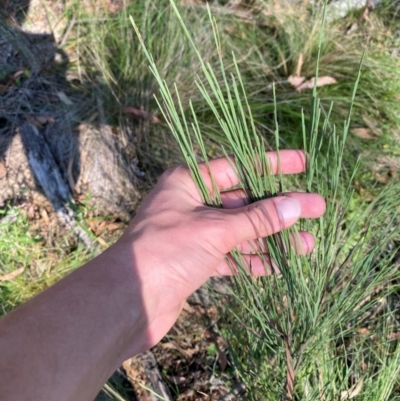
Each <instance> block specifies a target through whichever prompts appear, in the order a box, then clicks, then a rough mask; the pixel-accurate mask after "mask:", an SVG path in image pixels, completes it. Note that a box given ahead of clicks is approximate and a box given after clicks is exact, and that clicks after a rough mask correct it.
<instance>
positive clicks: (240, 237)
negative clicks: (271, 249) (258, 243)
mask: <svg viewBox="0 0 400 401" xmlns="http://www.w3.org/2000/svg"><path fill="white" fill-rule="evenodd" d="M223 210H224V209H223ZM221 212H222V210H221ZM224 213H225V218H224V219H223V220H225V221H224V222H223V224H224V225H225V227H226V232H227V235H226V237H225V238H224V241H223V245H224V246H226V247H227V249H224V250H223V251H224V253H228V252H229V251H230V250H231V249H233V248H234V247H235V246H236V245H238V244H240V243H242V242H244V241H249V240H252V239H256V238H263V237H267V236H269V235H271V234H274V233H276V232H278V231H281V230H283V229H285V228H287V227H290V226H291V225H293V224H294V223H296V221H297V220H298V219H299V218H300V216H301V213H302V210H301V204H300V202H299V201H298V200H297V199H296V198H294V197H285V196H277V197H274V198H270V199H265V200H262V201H259V202H255V203H252V204H250V205H247V206H244V207H241V208H238V209H230V210H226V209H225V210H224Z"/></svg>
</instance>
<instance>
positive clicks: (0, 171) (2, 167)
mask: <svg viewBox="0 0 400 401" xmlns="http://www.w3.org/2000/svg"><path fill="white" fill-rule="evenodd" d="M6 174H7V168H6V161H5V160H4V159H0V179H2V178H3V177H5V175H6Z"/></svg>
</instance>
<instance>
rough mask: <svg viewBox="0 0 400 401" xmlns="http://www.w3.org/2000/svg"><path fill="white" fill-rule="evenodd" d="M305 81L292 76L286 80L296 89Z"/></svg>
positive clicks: (302, 78)
mask: <svg viewBox="0 0 400 401" xmlns="http://www.w3.org/2000/svg"><path fill="white" fill-rule="evenodd" d="M304 81H305V78H304V77H300V76H293V75H291V76H290V77H289V78H288V82H289V83H290V84H291V85H292V86H293V87H294V88H297V87H298V86H300V85H301V84H302V83H303V82H304Z"/></svg>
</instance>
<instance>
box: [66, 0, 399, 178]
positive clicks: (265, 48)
mask: <svg viewBox="0 0 400 401" xmlns="http://www.w3.org/2000/svg"><path fill="white" fill-rule="evenodd" d="M183 4H184V3H183ZM213 7H214V9H215V10H216V11H218V14H216V15H215V18H216V21H217V23H218V26H219V35H220V41H221V43H222V44H223V46H222V47H221V52H222V53H223V56H224V57H225V58H229V57H230V53H231V51H232V50H233V51H234V52H235V54H236V55H237V57H238V60H237V64H238V66H239V68H240V71H241V78H242V81H243V84H244V86H245V87H246V91H247V93H248V94H249V96H248V101H249V105H250V108H251V110H252V116H251V121H252V123H254V126H255V129H256V131H257V132H258V133H259V134H260V135H262V136H263V137H264V138H265V140H266V141H267V143H268V145H269V146H272V145H273V144H274V142H275V139H274V129H273V126H274V118H275V117H274V114H275V106H274V99H273V93H272V83H275V92H276V111H277V115H278V117H279V121H280V128H281V129H280V141H281V143H282V144H284V145H285V146H292V147H298V146H302V141H303V139H302V128H301V126H302V113H301V110H302V109H307V108H308V105H309V95H310V92H307V91H302V92H301V93H299V92H297V91H296V90H295V88H294V87H292V85H291V84H290V83H289V82H288V77H289V76H290V75H295V74H297V73H299V74H300V75H301V76H304V77H305V78H307V79H309V78H312V77H313V76H314V73H315V68H316V65H315V60H316V54H317V51H318V35H317V34H316V33H317V32H318V31H319V27H320V21H321V18H320V12H319V11H318V10H319V9H318V8H310V7H304V6H298V5H296V6H289V5H287V6H285V7H281V8H279V7H276V6H275V5H274V4H273V2H267V1H255V2H243V9H244V10H246V15H247V17H246V18H243V17H242V15H241V14H240V13H237V14H235V13H229V14H228V13H226V12H224V11H226V10H227V9H226V7H225V6H224V5H221V4H220V3H214V4H213ZM179 10H180V13H181V14H182V16H183V18H184V20H185V21H187V27H188V30H189V31H190V34H191V37H192V39H193V41H194V43H195V45H196V48H197V49H198V50H199V51H200V52H201V54H202V56H203V58H204V60H205V61H207V62H210V64H211V65H213V66H214V71H215V74H216V75H217V78H218V81H219V82H223V77H222V76H221V74H220V70H219V69H218V57H216V51H215V49H214V48H213V47H212V46H210V43H212V42H213V38H212V32H210V30H208V29H205V26H206V21H207V18H208V17H207V12H206V9H205V7H204V6H201V5H200V4H199V5H197V6H196V7H187V6H186V7H185V6H179ZM129 15H132V17H133V18H134V20H135V21H136V23H137V25H138V27H139V28H140V31H141V32H142V35H143V37H144V38H145V40H146V43H147V46H148V48H149V51H150V52H151V54H152V55H153V57H154V60H155V61H156V63H157V65H158V66H159V72H160V76H161V77H162V78H163V79H166V80H167V81H168V82H175V83H176V85H177V88H178V90H179V92H180V94H181V103H182V108H183V111H184V112H185V114H186V115H187V116H191V114H192V112H191V109H190V107H189V99H191V101H192V104H193V106H194V109H195V112H196V116H197V121H198V124H199V127H200V128H201V130H202V131H203V132H204V141H205V143H210V140H211V141H214V147H213V148H212V147H211V146H209V147H208V149H210V151H211V152H214V153H216V154H217V153H219V154H221V148H220V146H218V144H220V143H222V144H223V145H225V146H227V145H228V141H227V139H226V137H225V135H221V130H220V127H219V124H218V123H217V122H216V120H215V119H213V118H212V111H211V110H210V109H209V107H208V104H207V102H205V99H204V98H203V96H201V94H200V93H199V92H196V91H195V90H193V89H194V88H193V87H192V85H191V82H193V80H194V79H195V73H196V72H197V71H198V70H199V68H200V64H199V61H198V58H197V57H192V54H191V53H190V52H189V51H188V39H187V38H186V37H183V36H182V35H180V31H179V27H178V24H177V20H176V19H175V18H174V16H173V11H172V9H171V6H170V5H169V2H168V1H166V0H163V1H161V2H155V1H154V0H150V1H147V2H135V3H134V4H131V5H128V6H127V7H126V8H124V9H122V10H121V11H119V12H118V13H115V14H113V15H109V14H107V13H106V12H104V11H97V14H96V13H95V15H90V16H89V15H87V13H85V12H84V11H83V10H82V9H81V8H80V6H79V5H77V6H76V8H75V9H74V10H73V11H71V13H70V17H71V18H74V19H75V21H76V23H75V27H76V28H75V29H76V30H75V34H76V36H75V37H74V38H73V39H72V40H70V41H69V42H68V46H69V47H70V48H75V49H76V50H77V52H78V59H77V60H76V61H75V62H74V63H73V64H74V66H75V67H76V68H77V69H78V70H79V74H80V76H81V77H82V80H85V79H89V80H91V81H93V82H95V83H96V85H98V88H99V95H100V96H101V97H102V98H103V99H104V102H105V104H106V109H107V118H108V120H109V122H112V123H116V124H117V123H118V124H119V123H122V124H126V122H125V119H126V115H125V114H124V113H123V112H121V105H129V106H135V107H139V108H140V107H143V109H144V110H146V111H149V112H152V113H156V108H157V106H156V104H155V102H154V100H153V98H152V93H153V92H154V90H155V89H156V87H157V83H156V81H155V80H154V77H153V76H152V75H151V74H149V73H148V71H147V69H146V68H145V66H146V60H145V57H144V55H143V53H142V52H141V51H140V50H139V43H138V41H137V40H136V38H135V36H134V35H133V33H132V30H131V29H130V23H129V18H128V16H129ZM355 24H357V26H358V28H357V29H356V30H355V31H354V32H350V31H349V30H348V27H349V26H353V25H355ZM398 24H399V22H398V21H397V19H395V18H394V17H393V13H392V11H391V10H389V9H388V7H384V6H379V7H378V8H377V9H376V10H375V11H374V12H372V13H370V16H369V20H368V21H367V20H364V19H363V17H362V15H358V14H354V13H353V14H350V15H349V16H348V17H346V18H345V19H344V20H343V21H330V22H329V24H327V26H326V28H325V32H326V34H325V35H324V38H323V41H322V43H321V49H320V51H321V55H320V64H319V69H320V74H321V75H325V76H331V77H333V78H335V79H336V80H337V81H338V83H337V84H335V85H332V86H327V87H323V88H321V89H320V93H321V94H322V95H323V98H325V97H326V98H329V99H330V100H333V101H334V102H335V108H334V109H333V110H332V112H331V116H330V124H331V125H332V124H341V122H342V121H343V119H344V118H345V117H346V113H347V99H348V98H349V97H350V96H351V92H352V83H353V82H355V79H356V76H357V71H358V60H359V59H360V58H361V55H362V52H363V48H364V46H365V44H366V43H367V39H368V52H367V54H366V57H365V59H364V73H363V80H362V81H361V82H360V85H359V89H358V96H357V98H356V99H355V102H354V110H355V115H354V119H353V125H354V126H356V127H366V128H368V127H367V125H366V123H365V119H366V118H367V119H368V121H369V122H371V121H372V125H374V126H376V127H378V131H379V130H380V131H379V132H382V133H383V135H381V136H376V138H375V139H374V140H370V141H368V140H365V139H361V138H358V137H356V136H354V135H353V134H350V135H349V138H348V141H347V149H346V157H345V159H346V165H347V166H348V168H349V169H350V170H351V169H352V168H353V167H354V166H355V164H356V160H357V157H358V155H359V154H360V153H362V152H363V150H365V149H368V150H369V151H371V150H372V149H374V150H375V152H370V153H371V154H370V156H369V157H370V158H376V157H377V152H378V151H381V149H382V146H384V145H385V144H386V145H387V144H389V148H390V149H392V150H393V149H397V145H396V144H395V141H394V140H392V138H393V135H392V130H393V129H396V127H397V126H398V124H399V122H400V121H399V117H398V116H399V115H400V113H399V111H400V110H399V107H400V106H399V105H400V99H399V93H400V88H399V86H398V85H399V84H398V82H400V81H399V79H398V71H399V68H398V64H399V60H398V57H396V56H391V54H392V50H394V49H395V47H396V44H395V42H394V41H393V39H390V37H392V36H393V35H390V32H391V31H393V30H396V29H397V27H398ZM366 38H367V39H366ZM300 67H301V68H300ZM225 68H226V69H227V71H234V65H233V63H232V62H231V61H227V62H226V65H225ZM221 90H222V91H224V90H225V89H224V87H223V86H222V87H221ZM225 95H226V94H225ZM320 106H321V108H322V110H323V112H324V113H327V112H328V110H329V106H330V104H329V102H327V101H325V100H321V103H320ZM216 107H218V105H216ZM220 111H221V110H220ZM308 118H309V117H308V115H305V119H306V122H307V123H308ZM246 119H248V121H247V123H250V116H248V115H246ZM135 131H136V133H137V135H138V136H139V142H141V150H142V153H141V156H142V158H143V160H144V162H145V163H146V164H147V165H148V167H149V168H151V166H152V165H154V163H155V161H157V160H158V161H159V162H160V163H161V164H162V163H163V162H165V160H168V159H171V158H172V159H174V160H176V159H177V156H176V152H175V149H176V148H175V146H174V144H173V143H172V142H171V141H170V137H169V136H168V135H167V134H166V130H165V125H164V124H151V123H149V122H147V121H144V122H141V123H137V121H136V123H135ZM160 143H162V144H163V146H158V144H160ZM324 146H325V144H324ZM166 149H168V150H166ZM364 167H365V168H364V170H366V171H369V166H364ZM364 176H365V174H364ZM360 177H361V174H359V178H360Z"/></svg>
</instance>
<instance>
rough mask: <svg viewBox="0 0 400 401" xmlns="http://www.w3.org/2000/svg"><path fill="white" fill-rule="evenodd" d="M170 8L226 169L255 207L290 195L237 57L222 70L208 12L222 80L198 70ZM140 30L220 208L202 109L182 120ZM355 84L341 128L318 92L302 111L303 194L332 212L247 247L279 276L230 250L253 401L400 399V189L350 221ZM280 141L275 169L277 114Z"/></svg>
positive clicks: (240, 356) (237, 332)
mask: <svg viewBox="0 0 400 401" xmlns="http://www.w3.org/2000/svg"><path fill="white" fill-rule="evenodd" d="M171 6H172V7H173V9H174V10H175V12H176V16H177V18H178V20H179V21H180V24H181V26H182V29H183V32H184V34H185V36H186V38H187V39H188V40H189V42H190V43H191V45H192V50H193V51H194V55H195V57H197V58H198V60H199V63H200V67H201V71H199V75H198V76H197V79H196V81H195V83H194V84H195V85H196V87H197V89H198V91H199V92H200V94H201V96H202V97H203V99H204V100H205V102H206V104H207V106H208V107H209V110H210V111H211V112H212V114H213V116H214V118H215V121H216V122H217V123H218V124H219V127H220V130H221V132H222V133H223V134H224V136H225V137H226V142H227V143H229V145H230V149H229V151H230V152H232V153H233V156H234V157H233V158H232V159H230V160H232V161H231V163H232V166H233V167H234V169H235V171H236V173H237V176H238V178H239V181H240V187H241V188H242V189H243V190H244V191H245V193H246V196H247V198H248V199H249V201H250V202H256V201H258V200H260V199H265V198H268V197H272V196H276V195H277V194H280V193H283V192H284V191H285V188H286V187H287V186H288V185H289V184H290V182H288V181H284V179H283V177H282V174H281V171H280V168H279V171H278V174H277V175H275V176H274V175H273V174H272V171H271V166H270V164H269V160H268V157H267V156H266V149H265V143H264V141H263V139H262V138H261V137H260V136H259V134H258V133H257V131H256V128H255V125H254V123H253V120H252V111H251V108H250V106H249V102H248V100H247V97H246V92H245V88H244V85H243V80H242V78H241V73H240V68H239V65H238V62H237V60H236V58H235V55H234V54H233V55H232V59H231V60H229V65H230V66H233V67H232V68H231V70H232V71H230V70H229V69H228V68H227V67H226V65H225V62H224V57H223V52H222V50H221V47H222V44H221V43H220V40H219V35H218V28H217V25H216V22H215V20H214V19H213V17H212V15H211V12H210V11H209V16H210V24H211V28H212V30H213V33H214V39H215V43H214V46H215V48H216V57H217V58H218V63H219V71H217V72H216V71H215V65H214V67H212V66H211V64H210V63H206V62H204V61H203V58H202V55H201V54H200V53H199V52H198V50H197V49H196V46H195V43H194V42H193V40H192V39H191V36H190V33H189V31H188V29H187V28H186V26H185V22H184V21H183V19H182V18H181V16H180V14H179V10H178V8H177V7H176V5H175V2H174V1H173V0H171ZM324 20H325V15H323V16H321V21H322V24H321V28H320V39H319V44H320V45H321V43H322V35H323V25H324ZM132 22H133V21H132ZM133 25H134V27H135V29H136V33H137V35H138V37H139V39H140V41H141V44H142V47H143V49H144V51H145V53H146V56H147V58H148V60H149V63H150V69H151V71H152V73H153V74H154V76H155V78H156V80H157V82H158V85H159V88H160V98H158V100H157V101H158V103H159V107H160V109H161V112H162V114H163V117H164V119H165V121H166V122H167V124H168V126H169V129H170V130H171V132H172V134H173V135H174V137H175V139H176V140H177V142H178V144H179V146H180V148H181V151H182V153H183V155H184V157H185V160H186V162H187V165H188V166H189V168H190V171H191V174H192V177H193V179H194V182H195V183H196V185H197V188H198V190H199V193H200V194H201V196H202V199H203V202H204V203H205V204H207V205H210V206H214V207H222V202H221V197H220V193H219V190H218V188H217V186H216V185H214V186H213V190H212V191H209V190H208V188H207V186H206V185H205V183H204V181H203V179H202V175H201V173H200V170H199V167H198V161H199V160H198V153H200V156H201V158H202V159H203V161H205V163H206V164H207V163H208V156H207V149H206V147H205V144H204V141H203V139H202V138H203V136H202V135H203V134H202V132H201V128H200V124H199V123H198V121H197V116H196V110H195V108H194V106H193V105H192V104H190V110H191V115H190V117H189V116H188V115H187V113H185V112H184V109H183V107H182V102H181V100H180V96H179V93H178V91H177V89H176V86H174V89H173V90H172V91H171V90H170V89H169V85H168V84H167V83H166V82H165V81H163V79H162V78H161V74H160V73H159V71H158V67H157V65H156V63H155V62H154V59H153V57H152V55H151V53H150V52H149V51H148V50H147V49H146V44H145V42H144V40H143V39H142V37H141V36H140V32H139V30H138V28H137V27H136V25H135V23H134V22H133ZM188 51H189V49H188ZM319 57H320V56H319V54H318V58H317V71H316V75H315V76H316V77H317V76H318V60H319ZM360 76H361V66H360V68H359V73H358V78H357V82H356V83H355V86H354V91H353V96H352V98H351V99H349V113H348V117H347V119H346V120H345V121H344V122H343V125H342V126H340V127H336V126H334V125H332V124H330V122H329V116H330V114H331V112H332V109H333V107H334V105H332V106H331V108H330V110H329V111H328V112H326V110H322V108H321V106H320V100H319V99H318V94H317V88H316V86H315V87H314V90H313V92H312V96H311V106H310V110H309V112H308V113H306V112H305V111H304V112H303V126H302V129H303V138H304V150H305V151H306V152H307V154H308V160H307V172H306V174H305V176H304V177H303V178H302V181H301V180H300V181H299V182H297V183H296V185H298V186H299V185H300V186H301V187H302V188H304V189H305V190H306V191H308V192H318V193H320V194H321V195H323V196H324V197H325V198H326V200H327V205H328V206H327V211H326V213H325V215H324V216H323V217H322V218H320V219H318V220H317V221H316V222H311V221H304V222H302V223H301V227H293V228H290V229H288V230H285V231H283V232H281V233H279V234H276V235H273V236H271V237H268V238H265V239H260V240H258V241H256V242H254V243H252V246H253V253H254V254H257V255H258V256H259V258H260V259H261V260H262V261H263V263H264V266H265V270H266V272H267V273H269V272H270V271H271V270H275V271H276V272H279V273H278V274H272V275H267V276H265V277H257V278H255V277H253V276H252V275H251V266H249V265H248V264H247V263H246V261H245V259H244V257H243V255H242V254H241V253H240V252H239V251H237V250H234V251H232V252H231V254H230V256H229V258H227V260H228V261H229V263H230V264H231V266H232V269H233V271H235V272H236V273H237V274H236V275H235V278H234V281H235V287H234V291H232V294H231V297H230V300H231V303H230V307H229V308H228V315H229V316H230V317H229V318H227V319H231V322H234V324H232V325H231V326H229V325H225V327H222V329H221V330H222V331H223V332H224V333H225V335H226V337H227V338H228V340H229V343H230V345H231V352H232V357H233V360H234V363H235V367H236V368H237V371H238V375H239V376H240V378H241V380H242V381H243V382H245V383H246V385H247V389H248V396H249V398H250V399H255V400H266V399H268V400H326V401H329V400H347V399H359V400H382V401H383V400H389V399H396V397H397V395H396V394H397V387H396V386H397V381H398V373H399V370H400V365H399V358H400V348H399V346H398V345H397V341H396V339H397V333H396V332H394V327H395V318H394V313H393V311H392V309H391V308H390V305H389V304H390V299H391V298H390V297H391V296H392V295H391V294H392V293H393V292H394V290H395V288H396V287H395V284H396V282H397V280H398V279H399V272H398V269H397V268H396V266H395V265H394V262H393V258H394V256H395V253H396V250H395V248H394V247H393V244H395V241H396V240H397V239H398V238H399V230H398V229H395V227H396V226H397V214H396V211H397V209H398V204H397V199H396V196H394V195H395V194H396V193H398V191H399V190H400V185H399V184H397V183H392V184H390V185H388V186H387V187H386V188H385V189H384V190H383V192H382V193H381V194H380V196H378V197H377V198H376V199H375V200H374V201H372V202H371V203H369V204H365V205H364V207H363V208H362V209H360V210H358V211H356V212H355V213H354V212H353V216H352V218H350V216H349V211H350V207H351V202H352V197H353V190H352V179H353V177H354V174H355V171H354V173H353V175H352V176H350V177H348V174H346V176H344V175H343V173H342V166H343V164H344V163H345V162H346V161H345V160H344V151H345V146H346V138H347V135H348V132H349V127H350V117H351V110H352V105H353V103H354V99H355V96H356V89H357V84H358V81H359V79H360ZM221 77H222V78H221ZM315 82H317V79H315ZM275 110H276V105H275ZM306 117H307V118H306ZM306 121H307V123H306ZM274 132H275V147H276V150H277V152H278V165H279V147H280V140H279V138H280V132H279V123H278V115H277V112H275V127H274ZM194 140H195V141H196V143H194ZM323 145H324V146H323ZM196 149H199V150H200V152H196ZM322 149H323V151H324V152H323V153H322ZM227 157H228V156H227ZM210 174H211V176H212V173H211V171H210ZM299 228H301V229H305V230H308V231H311V232H313V233H314V235H315V237H316V239H317V247H316V250H315V251H314V252H313V253H312V254H311V255H306V256H299V255H297V254H296V253H295V250H294V249H293V246H292V245H291V242H293V241H296V237H297V236H298V229H299ZM265 249H267V250H268V256H266V253H265Z"/></svg>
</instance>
